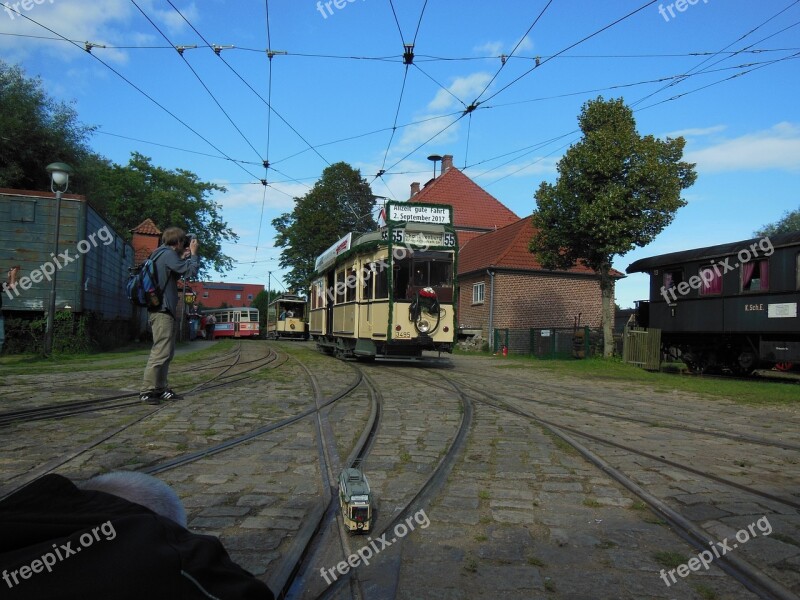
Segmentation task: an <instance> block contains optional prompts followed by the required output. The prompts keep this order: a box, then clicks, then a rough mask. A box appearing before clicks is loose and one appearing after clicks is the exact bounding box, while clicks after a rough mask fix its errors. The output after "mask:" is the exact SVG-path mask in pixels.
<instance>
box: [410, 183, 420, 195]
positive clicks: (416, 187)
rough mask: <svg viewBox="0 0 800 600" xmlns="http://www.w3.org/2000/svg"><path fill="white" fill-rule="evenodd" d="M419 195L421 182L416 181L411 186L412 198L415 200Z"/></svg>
mask: <svg viewBox="0 0 800 600" xmlns="http://www.w3.org/2000/svg"><path fill="white" fill-rule="evenodd" d="M417 194H419V181H415V182H414V183H412V184H411V197H412V198H413V197H414V196H416V195H417Z"/></svg>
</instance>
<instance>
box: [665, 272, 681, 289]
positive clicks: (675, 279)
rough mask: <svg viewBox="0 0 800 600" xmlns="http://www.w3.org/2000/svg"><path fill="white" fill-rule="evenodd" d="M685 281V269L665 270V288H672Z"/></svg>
mask: <svg viewBox="0 0 800 600" xmlns="http://www.w3.org/2000/svg"><path fill="white" fill-rule="evenodd" d="M680 283H683V271H681V270H680V269H675V270H673V271H664V289H665V290H671V289H672V288H675V287H678V284H680Z"/></svg>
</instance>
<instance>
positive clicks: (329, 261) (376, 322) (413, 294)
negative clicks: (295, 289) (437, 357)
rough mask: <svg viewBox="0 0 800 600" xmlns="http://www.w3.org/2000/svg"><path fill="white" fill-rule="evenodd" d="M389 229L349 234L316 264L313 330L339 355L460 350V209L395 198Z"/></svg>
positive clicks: (323, 345)
mask: <svg viewBox="0 0 800 600" xmlns="http://www.w3.org/2000/svg"><path fill="white" fill-rule="evenodd" d="M386 217H387V218H386V227H384V228H383V229H382V230H380V231H375V232H371V233H366V234H363V235H360V236H359V237H357V238H355V239H354V238H353V235H352V234H348V235H347V236H345V237H344V238H342V239H341V240H339V241H338V242H336V243H335V244H334V245H333V246H331V247H330V248H329V249H328V250H327V251H326V252H324V253H323V254H321V255H320V256H319V257H318V258H317V261H316V265H315V269H316V271H315V274H314V278H313V280H312V284H311V292H310V302H311V307H310V311H309V333H310V335H311V336H312V337H313V338H314V340H316V342H317V346H318V347H319V348H320V349H321V350H323V351H324V352H327V353H329V354H334V355H335V356H337V357H339V358H347V357H356V358H358V359H362V360H370V359H374V358H376V357H384V358H385V357H406V358H416V357H420V356H421V355H422V352H423V351H424V350H434V351H439V352H452V349H453V344H454V343H455V340H456V320H455V318H456V310H455V309H456V297H455V289H456V288H455V283H456V282H455V273H456V260H457V248H458V246H457V242H456V234H455V229H454V228H453V209H452V207H450V206H440V205H434V204H412V203H407V202H388V203H387V205H386Z"/></svg>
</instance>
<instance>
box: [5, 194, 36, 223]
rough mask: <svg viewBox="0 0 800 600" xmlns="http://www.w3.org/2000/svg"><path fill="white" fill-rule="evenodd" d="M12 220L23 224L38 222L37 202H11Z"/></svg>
mask: <svg viewBox="0 0 800 600" xmlns="http://www.w3.org/2000/svg"><path fill="white" fill-rule="evenodd" d="M11 220H12V221H17V222H21V223H33V222H34V221H36V200H13V199H12V200H11Z"/></svg>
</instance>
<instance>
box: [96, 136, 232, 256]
mask: <svg viewBox="0 0 800 600" xmlns="http://www.w3.org/2000/svg"><path fill="white" fill-rule="evenodd" d="M82 168H84V169H85V170H84V171H82V174H83V178H84V179H85V180H86V181H85V183H84V185H85V192H84V193H86V195H87V196H88V198H89V199H90V200H91V201H92V204H94V205H96V206H97V207H98V209H99V210H100V211H101V212H102V213H103V214H104V215H105V216H106V218H107V219H108V221H109V222H110V223H111V224H112V225H113V226H114V227H115V228H116V229H117V231H119V232H120V233H121V234H123V235H124V234H127V233H128V232H129V231H130V230H131V229H133V228H134V227H136V226H137V225H138V224H139V223H141V222H142V221H143V220H144V219H145V218H148V217H149V218H151V219H152V220H153V222H154V223H155V224H156V225H157V226H158V227H159V228H160V229H162V230H163V229H166V228H167V227H170V226H176V227H181V228H182V229H184V230H185V231H186V232H187V233H194V234H195V235H196V236H197V238H198V240H199V241H200V256H201V258H202V259H203V260H202V264H203V268H204V270H205V269H207V268H208V266H209V265H211V266H213V268H214V269H215V270H217V271H220V272H224V271H227V270H230V269H231V268H232V267H233V264H232V260H231V258H230V257H229V256H227V255H225V254H223V253H222V247H221V243H222V241H223V240H224V241H236V240H237V239H239V238H238V236H237V235H236V234H235V233H234V232H233V230H232V229H231V228H230V227H228V224H227V223H226V222H225V221H224V220H223V219H222V214H221V206H220V205H219V204H217V203H216V202H214V201H213V200H212V199H211V198H210V197H209V196H210V195H211V194H212V193H214V192H225V191H226V190H225V188H224V187H221V186H219V185H216V184H214V183H208V182H205V181H201V180H200V179H199V178H198V176H197V175H195V174H194V173H192V172H191V171H186V170H184V169H176V170H168V169H164V168H162V167H157V166H155V165H153V164H152V163H151V161H150V158H148V157H146V156H143V155H141V154H139V153H138V152H134V153H132V154H131V158H130V160H129V162H128V164H127V165H125V166H122V165H117V164H114V163H112V162H110V161H108V160H106V159H104V158H102V157H98V156H96V155H93V156H91V157H89V158H88V159H87V160H86V161H84V163H83V167H82Z"/></svg>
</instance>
